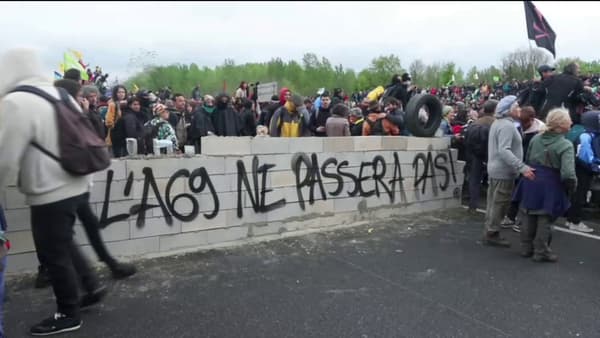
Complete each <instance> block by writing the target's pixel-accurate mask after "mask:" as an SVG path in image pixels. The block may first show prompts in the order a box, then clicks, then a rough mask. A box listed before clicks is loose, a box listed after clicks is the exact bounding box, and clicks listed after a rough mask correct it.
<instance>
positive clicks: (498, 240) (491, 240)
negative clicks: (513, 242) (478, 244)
mask: <svg viewBox="0 0 600 338" xmlns="http://www.w3.org/2000/svg"><path fill="white" fill-rule="evenodd" d="M483 244H486V245H489V246H497V247H502V248H510V243H509V242H508V241H507V240H506V239H504V238H502V237H500V234H499V233H495V234H488V235H487V236H485V237H484V238H483Z"/></svg>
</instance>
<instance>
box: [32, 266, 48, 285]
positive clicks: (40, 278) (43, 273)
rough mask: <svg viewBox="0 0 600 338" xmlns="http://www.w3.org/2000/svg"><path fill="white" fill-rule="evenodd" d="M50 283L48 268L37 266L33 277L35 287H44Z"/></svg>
mask: <svg viewBox="0 0 600 338" xmlns="http://www.w3.org/2000/svg"><path fill="white" fill-rule="evenodd" d="M50 285H52V283H51V282H50V274H49V273H48V269H46V268H44V267H43V266H41V265H40V266H38V274H37V276H36V277H35V288H36V289H45V288H47V287H49V286H50Z"/></svg>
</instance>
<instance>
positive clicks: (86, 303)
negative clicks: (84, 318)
mask: <svg viewBox="0 0 600 338" xmlns="http://www.w3.org/2000/svg"><path fill="white" fill-rule="evenodd" d="M107 293H108V290H107V289H106V286H101V287H99V288H98V289H96V290H94V291H92V292H90V293H88V294H86V295H85V296H83V297H82V298H81V301H80V302H79V308H81V309H82V310H83V309H85V308H88V307H90V306H92V305H96V304H98V303H100V301H101V300H102V299H103V298H104V296H106V294H107Z"/></svg>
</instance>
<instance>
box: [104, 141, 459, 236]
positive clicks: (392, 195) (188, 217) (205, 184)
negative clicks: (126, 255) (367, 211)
mask: <svg viewBox="0 0 600 338" xmlns="http://www.w3.org/2000/svg"><path fill="white" fill-rule="evenodd" d="M393 154H394V174H393V177H392V179H390V180H389V181H388V182H387V184H386V182H385V181H384V177H385V175H386V172H387V165H386V162H385V159H384V158H383V157H382V156H380V155H376V156H374V157H373V160H372V161H371V162H361V163H360V167H359V173H358V177H357V176H355V175H354V174H352V173H350V172H348V171H346V170H345V169H346V168H349V166H350V165H349V163H348V161H341V162H338V160H337V159H335V158H328V159H326V160H325V161H324V162H323V164H322V166H319V163H318V160H317V154H315V153H313V154H311V156H310V157H309V156H308V155H307V154H304V153H297V154H295V155H294V157H293V158H292V163H291V166H292V168H291V169H292V171H293V173H294V175H295V179H296V191H297V194H298V201H299V205H300V207H301V208H302V210H305V207H306V206H305V199H304V196H303V194H302V188H304V187H309V196H308V201H309V204H311V205H312V204H313V203H314V202H315V195H316V190H317V189H318V190H319V192H320V197H321V199H322V200H326V199H327V195H328V194H329V196H333V197H335V196H339V195H340V194H341V193H342V191H344V183H345V182H344V178H346V179H349V180H350V181H351V182H352V183H353V189H352V190H348V191H346V193H347V195H348V196H349V197H354V196H357V195H358V196H361V197H371V196H373V195H375V196H377V197H378V198H380V196H381V194H382V193H385V194H387V195H388V197H389V199H390V203H391V204H394V203H395V202H396V193H397V192H399V193H400V202H401V203H407V198H406V192H405V189H404V178H403V176H402V168H401V165H400V160H399V156H398V153H397V152H394V153H393ZM448 162H449V164H450V170H448V168H447V166H446V165H447V164H448ZM332 165H333V166H335V167H336V170H335V171H333V170H330V169H333V168H331V166H332ZM421 165H422V166H423V170H422V172H420V168H421ZM412 166H413V168H414V169H415V184H414V186H415V188H416V189H419V188H420V190H421V193H425V191H426V188H427V187H426V185H427V179H428V178H430V179H431V180H432V190H433V193H434V195H436V196H437V194H438V189H441V190H442V191H445V190H446V189H447V188H448V187H449V185H450V178H451V177H452V180H453V182H454V183H456V173H455V168H454V160H453V158H452V152H451V150H448V153H447V154H446V153H438V154H437V155H436V156H435V157H433V155H432V153H431V151H429V152H427V153H419V154H417V155H416V156H415V158H414V160H413V162H412ZM273 167H275V165H273V164H263V165H262V166H259V161H258V157H257V156H254V158H253V160H252V183H251V182H250V180H249V178H248V175H247V174H246V168H245V166H244V163H243V162H242V161H238V162H237V169H238V175H237V176H238V200H237V202H238V203H237V215H238V217H240V218H241V217H243V205H242V195H243V192H242V186H243V187H245V190H246V191H247V193H248V196H249V198H250V202H251V204H252V208H253V210H254V212H257V213H258V212H262V213H265V212H269V211H272V210H275V209H279V208H282V207H284V206H285V205H286V200H285V199H280V200H278V201H276V202H274V203H271V204H266V195H267V193H269V192H271V191H273V189H269V188H267V175H268V171H269V170H270V169H272V168H273ZM303 168H305V171H306V174H305V175H304V176H302V174H301V172H302V169H303ZM367 168H371V169H372V170H373V173H372V174H371V175H366V174H365V169H367ZM436 169H437V170H438V172H441V173H442V174H443V175H442V176H443V181H442V182H440V184H439V185H438V184H437V181H436V177H437V178H439V177H440V176H436V172H435V170H436ZM142 172H143V174H144V185H143V192H142V198H141V203H140V204H136V205H134V206H132V207H131V208H130V210H129V214H127V213H122V214H118V215H114V216H111V217H109V216H108V214H109V204H110V195H111V185H112V182H113V178H114V172H113V171H112V170H108V171H107V182H106V189H105V192H104V203H103V206H102V213H101V217H100V226H101V227H103V228H104V227H106V226H108V225H109V224H111V223H114V222H119V221H124V220H127V219H128V218H129V217H130V216H133V215H138V219H137V222H136V224H137V226H138V227H142V226H143V225H144V223H145V219H146V211H147V210H150V209H153V208H157V207H160V208H161V210H162V213H163V217H164V218H165V221H166V223H167V224H169V225H172V224H173V217H175V218H176V219H178V220H180V221H183V222H191V221H193V220H194V219H196V217H197V216H198V213H199V210H200V204H199V202H198V200H197V199H196V198H195V197H194V195H192V194H189V193H181V194H179V195H177V196H174V197H173V198H171V189H172V188H173V185H174V183H175V181H176V180H177V179H180V178H182V179H187V183H188V186H189V189H190V191H191V192H192V193H193V194H199V193H202V192H204V191H205V190H206V189H208V190H209V193H210V195H211V197H212V199H213V205H214V207H213V210H212V212H211V213H208V214H204V217H205V218H206V219H212V218H214V217H216V216H217V215H218V213H219V209H220V203H219V197H218V194H217V191H216V189H215V187H214V185H213V183H212V181H211V179H210V176H209V174H208V172H207V171H206V169H205V168H198V169H195V170H193V171H192V172H191V173H190V172H189V171H188V170H187V169H181V170H178V171H177V172H176V173H175V174H173V175H172V176H171V177H170V178H169V181H168V183H167V187H166V191H165V202H163V199H162V196H161V194H160V192H159V190H158V187H157V184H156V180H155V178H154V174H153V172H152V169H151V168H148V167H145V168H144V169H143V170H142ZM259 176H261V177H260V179H259ZM321 177H324V178H329V179H334V180H335V181H336V182H337V187H336V188H335V190H333V191H329V192H326V191H325V188H324V184H323V180H322V178H321ZM198 179H200V183H199V184H198V183H197V181H198ZM369 179H373V181H374V189H373V190H369V191H365V189H364V186H363V184H364V183H365V182H366V181H368V180H369ZM133 182H134V175H133V172H130V173H129V175H128V177H127V182H126V184H125V188H124V191H123V193H124V196H129V195H130V194H131V189H132V185H133ZM396 184H398V187H397V186H396ZM150 188H152V191H153V193H154V195H155V196H156V199H157V201H158V204H157V205H154V204H148V197H149V196H148V195H149V192H150ZM181 199H187V200H188V201H189V202H190V203H191V205H192V208H191V211H190V212H189V213H188V214H182V213H180V212H179V211H177V208H176V205H177V202H178V201H179V200H181Z"/></svg>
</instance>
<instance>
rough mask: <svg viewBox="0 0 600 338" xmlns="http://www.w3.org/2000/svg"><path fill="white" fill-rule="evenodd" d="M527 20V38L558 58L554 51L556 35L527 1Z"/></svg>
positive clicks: (540, 14)
mask: <svg viewBox="0 0 600 338" xmlns="http://www.w3.org/2000/svg"><path fill="white" fill-rule="evenodd" d="M525 20H526V21H527V36H528V37H529V39H530V40H535V44H536V45H537V46H538V47H542V48H546V49H547V50H548V51H550V53H552V55H553V56H554V57H555V58H556V51H555V49H554V41H556V33H554V31H553V30H552V27H550V25H549V24H548V21H546V18H544V16H543V15H542V13H541V12H540V11H539V10H538V9H537V8H536V7H535V5H534V4H533V3H531V1H525Z"/></svg>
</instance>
